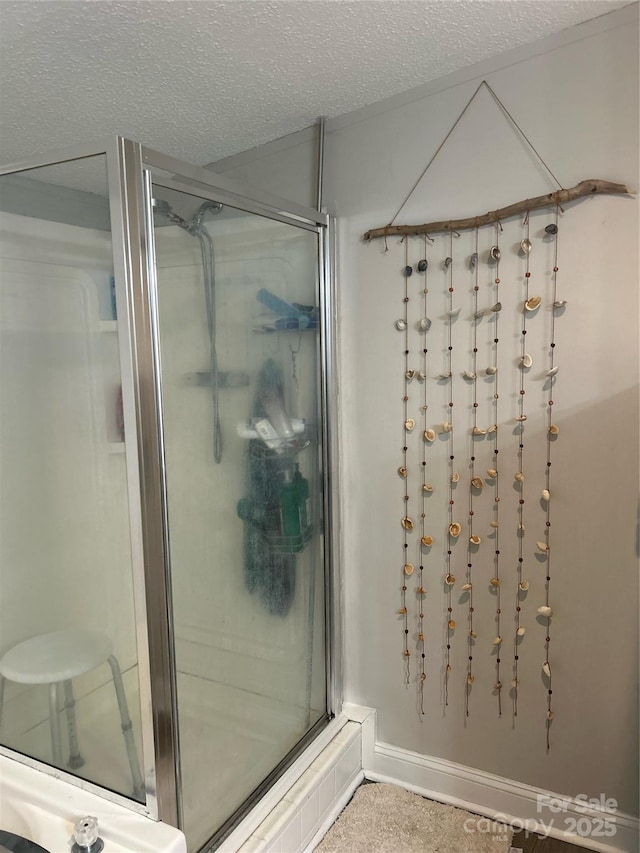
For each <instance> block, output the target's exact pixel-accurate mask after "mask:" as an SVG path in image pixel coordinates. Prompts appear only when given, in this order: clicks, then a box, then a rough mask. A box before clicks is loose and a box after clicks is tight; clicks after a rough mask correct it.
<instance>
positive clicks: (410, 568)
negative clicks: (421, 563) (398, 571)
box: [404, 563, 414, 577]
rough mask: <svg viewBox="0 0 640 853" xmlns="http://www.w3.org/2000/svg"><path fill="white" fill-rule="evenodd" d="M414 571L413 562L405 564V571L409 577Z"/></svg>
mask: <svg viewBox="0 0 640 853" xmlns="http://www.w3.org/2000/svg"><path fill="white" fill-rule="evenodd" d="M413 571H414V565H413V563H406V564H405V567H404V573H405V575H406V576H407V577H411V575H412V574H413Z"/></svg>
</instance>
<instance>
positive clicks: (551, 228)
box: [544, 222, 558, 234]
mask: <svg viewBox="0 0 640 853" xmlns="http://www.w3.org/2000/svg"><path fill="white" fill-rule="evenodd" d="M544 232H545V234H557V233H558V226H557V225H556V224H555V223H554V222H552V223H551V225H547V226H546V228H545V229H544Z"/></svg>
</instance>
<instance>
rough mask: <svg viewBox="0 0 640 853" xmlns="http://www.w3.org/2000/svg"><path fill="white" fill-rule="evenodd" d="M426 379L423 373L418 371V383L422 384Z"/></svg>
mask: <svg viewBox="0 0 640 853" xmlns="http://www.w3.org/2000/svg"><path fill="white" fill-rule="evenodd" d="M426 378H427V374H426V373H425V372H424V370H419V371H418V379H419V380H420V382H424V380H425V379H426Z"/></svg>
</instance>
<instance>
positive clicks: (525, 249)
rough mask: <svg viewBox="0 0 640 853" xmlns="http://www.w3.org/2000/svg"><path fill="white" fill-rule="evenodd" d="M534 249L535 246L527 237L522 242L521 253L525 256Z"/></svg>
mask: <svg viewBox="0 0 640 853" xmlns="http://www.w3.org/2000/svg"><path fill="white" fill-rule="evenodd" d="M532 248H533V244H532V243H531V240H528V239H527V238H526V237H525V238H524V240H520V251H521V252H522V254H523V255H528V254H529V252H530V251H531V249H532Z"/></svg>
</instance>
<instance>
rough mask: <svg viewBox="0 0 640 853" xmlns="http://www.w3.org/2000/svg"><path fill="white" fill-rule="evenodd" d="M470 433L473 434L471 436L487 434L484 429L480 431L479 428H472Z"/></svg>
mask: <svg viewBox="0 0 640 853" xmlns="http://www.w3.org/2000/svg"><path fill="white" fill-rule="evenodd" d="M471 432H472V433H473V435H486V434H487V431H486V429H481V428H480V427H474V428H473V429H472V430H471Z"/></svg>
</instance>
